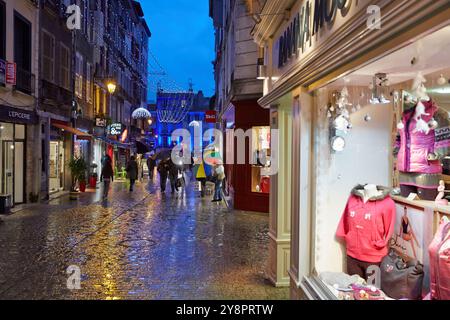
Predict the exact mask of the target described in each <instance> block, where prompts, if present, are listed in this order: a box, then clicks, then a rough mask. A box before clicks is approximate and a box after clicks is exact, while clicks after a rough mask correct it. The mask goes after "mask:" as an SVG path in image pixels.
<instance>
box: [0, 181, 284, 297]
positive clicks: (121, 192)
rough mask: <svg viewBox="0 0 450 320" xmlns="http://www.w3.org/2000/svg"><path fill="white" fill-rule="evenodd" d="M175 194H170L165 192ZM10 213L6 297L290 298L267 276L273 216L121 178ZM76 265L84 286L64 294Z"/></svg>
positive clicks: (2, 242)
mask: <svg viewBox="0 0 450 320" xmlns="http://www.w3.org/2000/svg"><path fill="white" fill-rule="evenodd" d="M169 189H170V188H169ZM110 198H111V200H110V201H109V202H108V203H101V202H96V201H98V200H99V198H98V192H97V194H96V193H92V194H85V195H83V197H82V198H81V199H80V200H79V202H78V203H77V202H70V201H68V200H67V199H65V198H63V199H59V200H55V201H53V202H51V203H50V204H48V205H39V206H35V207H33V208H30V209H26V210H24V211H21V212H19V213H16V214H14V215H11V216H8V217H4V218H3V220H4V222H3V223H2V224H0V299H89V300H90V299H106V300H110V299H112V300H113V299H287V298H288V290H287V289H277V288H274V287H272V286H271V285H270V284H269V283H268V282H267V280H266V279H265V276H264V269H265V265H266V263H267V252H268V249H267V246H268V235H267V232H268V218H267V217H266V216H263V215H258V214H250V213H243V212H229V211H228V210H226V208H225V207H223V206H221V205H218V204H212V203H210V199H201V198H199V197H198V196H197V194H195V193H194V192H193V191H192V190H190V189H189V188H188V190H187V192H186V193H183V194H179V195H175V196H172V195H170V193H169V192H168V193H167V194H166V195H164V194H161V193H160V192H159V191H158V190H156V189H155V187H154V186H153V184H152V183H150V184H149V185H147V184H146V183H141V184H138V186H137V188H136V191H135V192H134V193H132V194H130V193H128V192H127V191H126V184H125V183H121V182H117V183H115V184H114V190H113V191H112V193H111V195H110ZM71 265H76V266H79V267H80V269H81V273H82V278H81V279H82V282H81V290H69V289H67V278H68V275H67V274H66V269H67V268H68V267H69V266H71Z"/></svg>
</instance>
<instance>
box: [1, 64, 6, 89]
mask: <svg viewBox="0 0 450 320" xmlns="http://www.w3.org/2000/svg"><path fill="white" fill-rule="evenodd" d="M0 84H3V85H4V84H6V61H5V60H3V59H0Z"/></svg>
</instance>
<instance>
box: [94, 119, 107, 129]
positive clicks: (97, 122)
mask: <svg viewBox="0 0 450 320" xmlns="http://www.w3.org/2000/svg"><path fill="white" fill-rule="evenodd" d="M95 126H96V127H102V128H105V127H106V126H107V121H106V119H104V118H95Z"/></svg>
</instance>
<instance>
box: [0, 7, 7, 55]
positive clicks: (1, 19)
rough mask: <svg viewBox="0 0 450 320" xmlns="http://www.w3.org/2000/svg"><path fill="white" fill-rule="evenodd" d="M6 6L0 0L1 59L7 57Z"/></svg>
mask: <svg viewBox="0 0 450 320" xmlns="http://www.w3.org/2000/svg"><path fill="white" fill-rule="evenodd" d="M5 11H6V6H5V3H4V2H3V1H0V59H3V60H5V57H6V15H5V14H6V13H5Z"/></svg>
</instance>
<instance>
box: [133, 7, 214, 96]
mask: <svg viewBox="0 0 450 320" xmlns="http://www.w3.org/2000/svg"><path fill="white" fill-rule="evenodd" d="M140 2H141V5H142V8H143V9H144V12H145V18H146V20H147V23H148V25H149V27H150V30H151V32H152V37H151V38H150V51H151V53H153V54H154V55H155V56H156V58H157V59H158V61H159V62H160V64H161V65H162V67H164V68H165V69H166V71H167V73H168V74H169V77H161V76H153V75H151V76H150V77H149V87H150V95H149V100H155V91H156V83H157V82H158V80H162V83H163V88H164V87H165V89H166V90H171V89H173V88H176V87H177V86H178V87H181V88H182V89H183V90H187V89H188V83H189V79H192V82H193V83H194V90H195V92H197V91H198V90H203V92H204V94H205V95H206V96H212V95H213V94H214V75H213V66H212V63H211V62H212V61H213V60H214V28H213V25H212V20H211V19H210V17H209V1H208V0H172V1H167V0H141V1H140ZM149 61H150V65H151V66H152V67H153V68H151V69H150V71H154V70H155V69H156V70H157V67H156V63H155V62H154V60H153V59H152V58H151V55H150V56H149ZM152 69H153V70H152ZM173 82H176V85H175V84H173Z"/></svg>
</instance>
